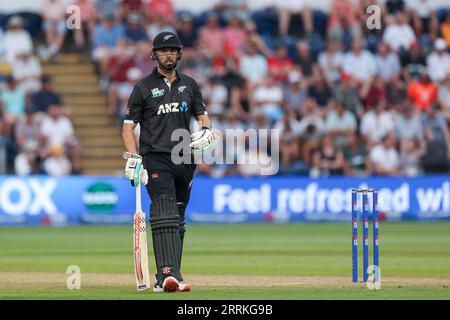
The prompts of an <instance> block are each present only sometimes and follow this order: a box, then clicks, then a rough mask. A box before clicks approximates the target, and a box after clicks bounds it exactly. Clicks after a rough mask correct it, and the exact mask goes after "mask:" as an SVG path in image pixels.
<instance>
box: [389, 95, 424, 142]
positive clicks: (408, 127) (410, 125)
mask: <svg viewBox="0 0 450 320" xmlns="http://www.w3.org/2000/svg"><path fill="white" fill-rule="evenodd" d="M394 125H395V132H396V136H397V138H398V139H399V142H400V145H402V143H403V140H407V139H418V140H419V141H423V139H424V129H423V126H422V122H421V118H420V114H419V113H418V112H416V111H415V110H414V108H413V107H412V106H410V105H409V104H408V103H404V104H403V105H402V106H401V108H400V110H399V112H398V113H397V114H396V116H395V119H394Z"/></svg>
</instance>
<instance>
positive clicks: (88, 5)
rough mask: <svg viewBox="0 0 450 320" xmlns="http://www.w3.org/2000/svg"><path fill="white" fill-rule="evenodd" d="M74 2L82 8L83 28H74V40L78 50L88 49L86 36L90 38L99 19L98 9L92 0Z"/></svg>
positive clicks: (75, 0)
mask: <svg viewBox="0 0 450 320" xmlns="http://www.w3.org/2000/svg"><path fill="white" fill-rule="evenodd" d="M73 4H74V5H76V6H78V8H80V20H81V28H75V29H73V30H72V31H73V40H74V42H75V47H76V49H77V51H78V52H80V53H81V52H84V50H86V38H88V39H89V38H90V36H91V34H92V32H93V30H94V26H95V20H96V19H97V9H96V8H95V4H94V2H93V1H92V0H74V1H73Z"/></svg>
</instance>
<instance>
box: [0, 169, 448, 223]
mask: <svg viewBox="0 0 450 320" xmlns="http://www.w3.org/2000/svg"><path fill="white" fill-rule="evenodd" d="M353 188H374V189H377V190H378V192H379V195H378V201H379V209H380V213H381V214H382V217H383V218H386V219H388V220H403V219H413V220H429V219H448V218H450V177H449V176H447V175H440V176H422V177H415V178H400V177H398V178H388V177H375V178H351V177H335V178H334V177H333V178H323V179H309V178H305V177H293V176H291V177H286V176H283V177H281V176H275V177H261V178H259V177H256V178H244V177H230V178H222V179H214V178H210V177H204V176H196V177H195V178H194V182H193V185H192V191H191V199H190V202H189V206H188V209H187V211H186V217H187V220H188V222H192V223H238V222H295V221H350V211H351V205H350V202H351V189H353ZM143 193H144V194H143V203H142V205H143V208H144V211H146V212H147V213H148V208H149V205H150V200H149V198H148V196H147V195H146V192H145V191H143ZM134 199H135V193H134V189H133V188H132V187H131V185H130V183H129V182H128V180H126V179H125V178H122V177H114V176H69V177H62V178H54V177H48V176H30V177H17V176H0V225H11V224H51V225H66V224H79V223H131V220H132V215H133V213H134V211H135V201H134Z"/></svg>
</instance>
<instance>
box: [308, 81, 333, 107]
mask: <svg viewBox="0 0 450 320" xmlns="http://www.w3.org/2000/svg"><path fill="white" fill-rule="evenodd" d="M308 97H310V98H313V99H314V100H315V101H316V103H317V105H318V106H319V107H320V108H321V109H322V110H323V112H326V107H328V103H329V102H330V100H331V98H333V92H332V90H331V87H329V86H328V83H327V82H326V80H325V78H324V77H323V76H322V73H319V74H318V75H317V76H314V77H313V79H312V81H311V85H310V86H309V88H308Z"/></svg>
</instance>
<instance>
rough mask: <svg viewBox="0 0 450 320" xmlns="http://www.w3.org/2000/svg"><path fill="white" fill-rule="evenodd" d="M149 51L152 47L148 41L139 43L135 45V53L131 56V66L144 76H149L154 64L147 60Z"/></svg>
mask: <svg viewBox="0 0 450 320" xmlns="http://www.w3.org/2000/svg"><path fill="white" fill-rule="evenodd" d="M151 50H152V46H151V44H150V42H148V41H139V42H138V43H137V44H136V53H135V54H134V55H133V64H134V65H135V66H136V67H137V68H139V70H140V71H141V73H142V74H143V75H144V76H145V75H148V74H150V73H151V72H152V70H153V68H154V67H155V62H154V61H153V60H151V59H149V58H148V55H149V52H151Z"/></svg>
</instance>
